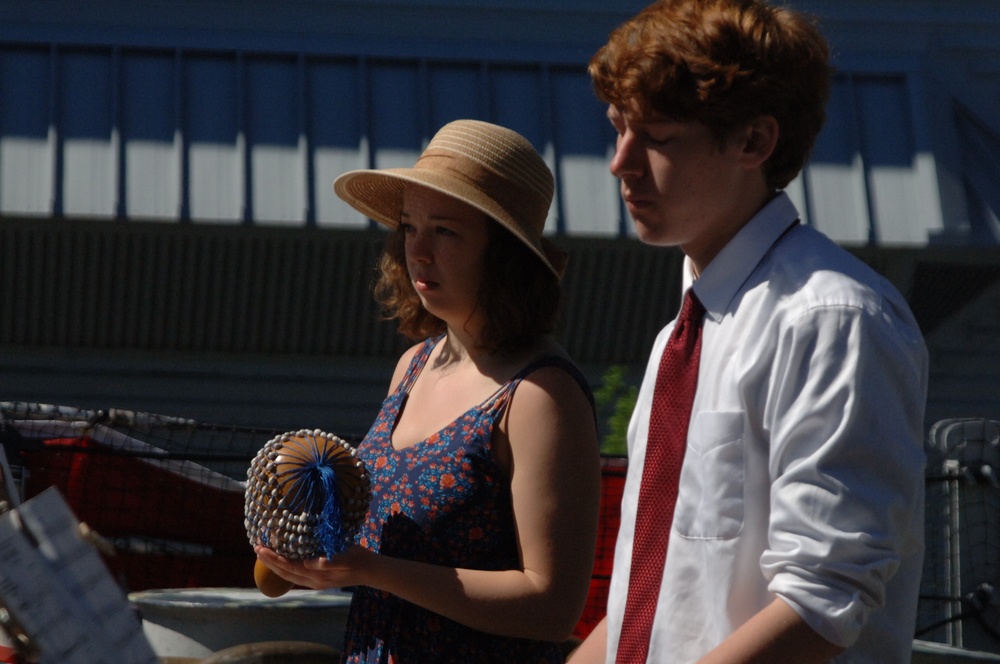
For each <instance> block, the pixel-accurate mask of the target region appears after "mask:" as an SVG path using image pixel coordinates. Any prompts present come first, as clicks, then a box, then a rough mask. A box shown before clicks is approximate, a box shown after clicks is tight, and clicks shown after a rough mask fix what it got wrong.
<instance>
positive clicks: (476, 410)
mask: <svg viewBox="0 0 1000 664" xmlns="http://www.w3.org/2000/svg"><path fill="white" fill-rule="evenodd" d="M335 189H336V191H337V194H338V195H339V196H341V197H342V198H344V199H345V200H346V201H348V202H349V203H350V204H351V205H353V206H354V207H355V208H357V209H358V210H360V211H362V212H364V213H365V214H367V215H368V216H370V217H371V218H372V219H375V220H377V221H379V222H381V223H383V224H386V225H387V226H390V227H391V228H393V229H394V230H393V233H392V234H391V235H390V237H389V238H388V242H387V247H386V251H385V254H384V256H383V258H382V260H381V265H380V268H381V273H380V279H379V281H378V283H377V285H376V289H375V290H376V297H377V299H378V300H379V301H380V303H381V304H382V305H383V307H384V308H385V310H386V312H387V313H388V315H389V316H390V317H392V318H395V319H397V320H398V323H399V329H400V332H401V333H403V334H405V335H406V336H408V337H409V338H411V339H414V340H422V341H420V342H419V343H417V344H416V345H415V346H413V347H412V348H410V349H409V350H408V351H407V352H406V353H404V354H403V356H402V357H401V358H400V360H399V363H398V365H397V367H396V371H395V373H394V375H393V378H392V383H391V387H390V391H389V395H388V396H387V398H386V400H385V401H384V403H383V405H382V410H381V412H380V414H379V416H378V419H377V420H376V422H375V423H374V425H373V426H372V428H371V430H370V431H369V433H368V435H367V436H366V438H365V440H364V441H363V442H362V444H361V445H360V447H359V453H360V456H361V458H362V459H363V460H364V462H365V464H366V466H367V468H368V471H369V473H370V474H371V478H372V489H373V490H372V493H373V498H372V504H371V506H370V509H369V515H368V519H367V522H366V523H365V524H363V526H362V528H361V531H360V533H359V534H358V536H357V539H356V546H354V547H351V548H349V549H348V550H347V551H346V552H345V553H343V554H341V555H339V556H335V557H334V558H333V559H326V558H319V559H316V560H311V561H306V562H300V563H296V562H290V561H287V560H284V559H282V558H280V557H279V556H277V555H276V554H274V552H273V551H270V550H267V549H263V548H260V547H258V549H257V553H258V556H259V557H260V559H261V560H262V561H264V562H265V563H266V564H267V565H268V566H269V567H271V568H272V569H274V570H275V571H277V572H278V573H279V574H280V575H281V576H283V577H285V578H286V579H288V580H290V581H293V582H295V583H296V584H298V585H301V586H305V587H309V588H317V589H319V588H331V587H343V586H353V587H354V588H355V590H354V598H353V601H352V604H351V611H350V616H349V619H348V625H347V634H346V640H345V645H344V657H345V661H348V662H435V663H440V662H462V663H467V662H559V661H562V657H561V655H560V649H559V643H560V642H561V641H563V640H565V639H566V638H567V637H569V636H570V634H571V632H572V629H573V627H574V626H575V624H576V621H577V620H578V619H579V616H580V614H581V612H582V609H583V605H584V602H585V600H586V595H587V590H588V587H589V579H590V574H591V571H592V566H593V552H594V546H595V538H596V530H597V513H598V505H599V500H600V498H599V494H600V487H599V482H600V469H599V454H598V440H597V431H596V424H595V417H594V410H593V402H592V397H591V395H590V391H589V388H588V386H587V382H586V380H585V379H584V378H583V376H582V375H581V374H580V372H579V370H578V369H577V368H576V367H575V365H574V364H573V363H572V361H571V360H570V359H569V357H568V356H567V355H566V353H565V351H564V350H563V349H562V348H561V347H560V346H559V345H558V344H557V343H555V342H554V341H553V340H552V338H551V337H550V336H549V333H550V332H552V330H553V328H554V326H555V323H556V317H557V313H558V304H559V294H560V291H559V277H560V275H561V273H562V269H563V266H564V264H565V256H564V255H563V254H561V252H559V251H557V250H555V249H554V248H553V247H552V246H551V245H550V244H549V243H548V242H547V241H546V240H544V239H543V238H542V230H543V228H544V225H545V218H546V216H547V214H548V209H549V205H550V203H551V198H552V191H553V183H552V175H551V173H550V171H549V169H548V168H547V167H546V165H545V163H544V161H543V160H542V159H541V157H540V156H539V155H538V154H537V152H536V151H535V150H534V149H533V148H532V146H531V144H530V143H529V142H528V141H527V140H526V139H524V138H523V137H522V136H520V135H519V134H517V133H515V132H513V131H510V130H508V129H505V128H502V127H498V126H496V125H492V124H488V123H485V122H478V121H470V120H459V121H456V122H453V123H450V124H448V125H446V126H445V127H444V128H442V129H441V130H440V131H439V132H438V133H437V134H436V135H435V137H434V139H433V140H432V141H431V142H430V144H429V145H428V147H427V149H426V151H425V152H424V153H423V155H422V156H421V158H420V159H419V160H418V162H417V163H416V165H415V166H414V167H413V168H410V169H389V170H381V171H353V172H350V173H347V174H345V175H343V176H341V177H340V178H338V179H337V181H336V183H335Z"/></svg>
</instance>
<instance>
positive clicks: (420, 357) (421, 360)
mask: <svg viewBox="0 0 1000 664" xmlns="http://www.w3.org/2000/svg"><path fill="white" fill-rule="evenodd" d="M443 336H444V335H440V336H437V337H430V338H428V339H425V340H424V342H423V344H422V345H421V346H420V349H419V350H417V352H416V353H414V355H413V359H411V360H410V366H408V367H407V368H406V374H405V375H404V376H403V380H401V381H399V385H398V386H397V387H396V392H395V393H396V394H398V393H400V392H404V393H408V392H409V391H410V388H411V387H413V383H414V382H416V380H417V376H419V375H420V372H421V371H423V368H424V365H426V364H427V358H429V357H430V356H431V351H432V350H434V346H436V345H437V343H438V342H439V341H441V338H442V337H443Z"/></svg>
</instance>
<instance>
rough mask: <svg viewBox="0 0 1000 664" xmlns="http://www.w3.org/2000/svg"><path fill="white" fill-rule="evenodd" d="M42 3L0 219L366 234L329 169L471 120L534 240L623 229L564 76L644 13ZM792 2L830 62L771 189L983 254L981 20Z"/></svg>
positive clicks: (601, 122) (432, 5) (980, 13)
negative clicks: (504, 130)
mask: <svg viewBox="0 0 1000 664" xmlns="http://www.w3.org/2000/svg"><path fill="white" fill-rule="evenodd" d="M43 4H47V6H48V7H49V9H50V10H51V11H50V12H49V13H48V14H46V13H45V12H44V11H43V9H44V8H43V7H41V5H39V4H34V3H25V4H19V5H17V6H13V5H9V6H3V7H0V20H2V21H3V23H2V24H0V77H2V78H0V214H2V215H8V216H16V215H35V216H56V217H58V216H64V215H65V216H69V217H72V218H103V219H155V220H164V221H185V222H186V221H194V222H202V221H207V222H222V223H229V224H234V225H235V224H266V225H290V226H302V225H305V226H311V225H316V226H322V227H346V228H359V227H365V226H366V225H367V221H366V220H365V219H363V218H362V217H361V216H360V215H358V214H357V213H355V212H354V211H353V210H351V209H350V208H349V207H348V206H346V205H345V204H343V203H342V202H341V201H339V200H338V199H337V198H336V197H335V196H334V194H333V192H332V187H331V184H332V181H333V179H334V178H335V177H336V176H337V175H339V174H340V173H342V172H344V171H346V170H350V169H353V168H365V167H392V166H404V165H409V164H411V163H412V162H413V161H414V159H415V158H416V157H417V156H418V155H419V153H420V151H421V149H422V147H423V146H424V145H425V144H426V142H427V140H429V138H430V136H431V135H432V134H433V133H434V131H435V130H436V129H437V128H438V127H440V126H441V125H442V124H444V123H445V122H447V121H449V120H451V119H454V118H457V117H477V118H483V119H487V120H492V121H495V122H499V123H501V124H506V125H509V126H511V127H513V128H514V129H517V130H518V131H520V132H522V133H524V134H525V135H526V136H527V137H528V138H529V139H530V140H531V141H532V142H533V143H534V144H535V146H536V147H537V148H538V149H539V151H540V152H541V153H542V154H543V155H544V157H545V158H546V160H547V161H548V163H549V165H550V166H551V167H552V168H553V170H554V172H555V173H556V177H557V198H556V202H555V205H554V206H553V209H552V213H551V215H550V219H549V222H548V229H549V231H550V232H554V233H566V234H583V235H601V236H616V235H629V234H631V233H632V229H631V223H630V222H629V220H628V218H627V216H626V215H625V214H623V211H622V207H621V204H620V201H619V200H618V195H617V186H616V183H615V181H614V179H613V178H611V176H610V175H609V174H608V172H607V162H608V158H609V155H610V153H611V151H612V150H613V143H614V141H613V134H612V132H611V131H610V129H609V127H608V125H607V122H606V120H605V119H604V118H603V109H602V108H601V107H600V105H599V104H598V103H597V101H596V99H595V98H594V96H593V94H592V92H591V90H590V84H589V80H588V78H587V76H586V71H585V64H586V60H587V58H588V57H589V55H590V54H591V53H592V52H593V50H594V49H595V48H596V47H597V46H599V44H600V43H601V41H602V40H603V39H604V38H605V36H606V34H607V32H608V31H609V30H610V29H611V28H613V27H614V26H615V25H616V24H617V23H618V22H620V20H621V19H623V18H625V17H627V16H628V15H630V14H632V13H633V12H634V11H635V10H636V9H638V8H639V7H641V6H642V4H643V3H641V2H636V3H634V6H628V4H629V3H626V4H622V5H620V6H619V5H617V4H616V5H615V7H614V9H609V8H607V7H606V6H605V5H601V3H596V2H583V3H576V4H574V5H573V7H572V8H567V7H566V5H565V3H562V2H557V1H555V0H553V1H551V2H546V3H541V4H537V5H532V6H531V7H528V6H527V5H524V3H520V2H515V1H514V0H508V1H507V2H505V3H503V4H501V5H496V4H495V3H487V2H485V1H484V2H476V1H473V2H470V3H458V4H455V3H451V2H425V3H421V5H420V6H412V5H406V6H404V5H401V4H396V3H392V2H378V1H375V0H368V1H366V2H362V1H360V0H356V1H354V2H343V3H335V4H329V5H328V4H325V3H308V2H292V3H290V4H287V3H286V4H284V5H280V6H279V4H275V3H269V2H267V1H265V0H256V1H254V2H248V3H244V4H243V5H241V9H240V10H239V11H233V12H232V15H231V16H227V13H226V11H224V10H223V8H222V6H221V5H218V4H216V3H213V2H210V1H207V2H201V3H191V2H185V1H184V0H174V2H172V3H167V4H163V5H162V6H161V5H159V4H149V5H142V6H136V5H134V4H132V3H126V2H118V0H102V2H100V3H98V4H99V5H100V7H102V8H104V10H106V11H104V12H103V13H102V12H97V13H89V14H86V15H84V14H83V13H81V12H80V11H79V8H77V7H75V6H74V5H73V3H71V2H65V1H62V0H46V1H45V3H43ZM802 6H803V8H805V9H807V10H810V11H817V12H818V13H819V14H820V15H821V17H822V24H821V25H822V26H823V27H824V29H825V30H826V31H827V33H828V34H829V36H830V39H831V43H832V45H833V47H834V48H833V51H834V55H835V64H836V65H837V67H838V73H837V76H836V79H835V82H834V88H833V94H832V98H831V101H830V106H829V119H828V122H827V125H826V127H825V129H824V131H823V132H822V134H821V135H820V137H819V141H818V144H817V146H816V150H815V152H814V155H813V158H812V160H811V161H810V163H809V165H808V166H807V168H806V170H805V171H804V173H803V174H802V175H801V176H800V177H799V178H798V179H797V180H796V181H795V182H794V183H792V185H791V186H790V187H789V192H790V193H791V195H792V196H793V197H794V198H795V200H796V201H797V202H798V203H799V204H800V207H801V208H802V211H803V216H804V217H805V220H806V221H807V222H808V223H811V224H813V225H815V226H816V227H818V228H820V229H821V230H823V231H824V232H826V233H827V234H828V235H830V236H831V237H832V238H833V239H835V240H837V241H840V242H844V243H877V244H885V245H899V244H903V245H923V244H927V243H933V242H959V243H963V242H971V243H990V244H996V243H997V242H1000V224H998V223H997V209H998V203H997V200H998V199H1000V193H998V192H1000V175H998V174H997V168H996V166H995V159H994V158H993V157H992V155H993V154H994V153H995V145H996V142H997V138H996V136H997V135H998V127H997V124H998V122H1000V118H998V117H997V116H998V113H997V110H996V109H997V107H998V100H1000V93H998V85H1000V84H998V82H1000V46H998V44H1000V38H998V39H993V40H991V36H992V37H1000V12H998V11H996V8H993V9H992V10H991V9H990V5H989V4H988V3H983V2H981V1H980V0H960V1H959V0H956V2H954V3H950V4H949V6H948V7H947V8H946V7H943V6H940V4H939V3H935V2H930V0H913V1H912V2H909V3H899V2H894V1H892V0H881V1H880V2H875V3H861V2H849V3H845V2H839V3H832V2H824V1H822V0H812V1H811V2H807V1H806V0H802ZM171 8H172V9H175V10H176V11H169V10H170V9H171ZM158 22H161V23H163V25H164V27H162V28H153V27H152V26H154V25H157V24H158ZM421 27H423V28H427V30H425V31H422V30H418V28H421ZM445 27H447V28H448V29H449V30H450V32H445V31H443V30H444V28H445ZM432 28H433V29H436V30H437V32H433V31H430V30H431V29H432ZM418 34H426V35H429V36H428V37H425V38H418V37H417V36H416V35H418ZM984 164H985V167H984V166H983V165H984Z"/></svg>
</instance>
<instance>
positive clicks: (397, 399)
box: [344, 339, 590, 664]
mask: <svg viewBox="0 0 1000 664" xmlns="http://www.w3.org/2000/svg"><path fill="white" fill-rule="evenodd" d="M436 342H437V339H428V340H427V341H426V342H424V345H423V346H422V347H421V348H420V350H419V351H418V352H417V354H416V355H415V356H414V358H413V360H412V362H411V363H410V366H409V368H408V370H407V373H406V375H405V376H404V378H403V380H402V381H400V384H399V387H398V388H397V389H396V390H395V392H393V393H392V394H391V395H389V396H388V397H386V399H385V401H384V402H383V403H382V410H381V412H380V413H379V416H378V418H377V419H376V421H375V423H374V424H373V425H372V428H371V430H370V431H369V432H368V435H367V436H366V437H365V439H364V441H363V442H362V443H361V445H360V446H359V454H360V456H361V458H362V459H363V460H364V462H365V465H366V466H367V467H368V471H369V473H370V475H371V480H372V502H371V505H370V507H369V511H368V518H367V519H366V521H365V523H364V524H363V525H362V527H361V530H360V532H359V533H358V535H357V537H356V542H357V543H358V544H360V545H361V546H364V547H366V548H368V549H371V550H372V551H377V552H380V553H383V554H386V555H389V556H394V557H398V558H406V559H410V560H416V561H421V562H426V563H430V564H433V565H443V566H446V567H459V568H466V569H481V570H505V569H518V568H519V567H520V559H519V556H518V549H517V542H516V538H515V532H514V515H513V508H512V505H511V497H510V484H509V482H508V480H507V479H506V478H505V477H504V476H503V474H502V473H501V472H500V469H499V468H498V466H497V464H496V462H495V461H494V458H493V450H492V444H491V438H492V434H493V427H494V423H495V422H496V420H497V417H498V416H499V415H500V414H501V413H502V412H503V410H504V408H505V407H506V405H507V403H508V401H509V400H510V397H511V395H512V394H513V393H514V390H515V389H516V388H517V386H518V384H519V383H520V382H521V380H522V379H523V378H524V377H525V376H526V375H528V374H529V373H530V372H532V371H534V370H536V369H538V368H540V367H542V366H549V365H553V364H554V365H557V366H560V367H564V368H565V369H566V370H567V371H568V372H570V373H571V374H572V375H573V376H574V377H575V378H576V379H577V380H578V381H579V382H580V384H581V386H583V388H584V391H585V392H586V393H587V394H588V395H590V389H589V387H588V386H587V382H586V379H585V378H584V377H583V376H582V375H581V374H580V372H579V370H578V369H577V368H576V367H575V366H573V365H572V364H571V363H570V362H568V361H567V360H565V359H563V358H559V357H546V358H543V359H541V360H539V361H538V362H535V363H533V364H532V365H530V366H528V367H525V368H524V369H523V370H522V371H520V372H519V373H518V374H517V375H516V376H515V377H514V378H512V379H511V380H510V381H509V382H507V383H506V384H504V385H502V386H501V387H500V388H499V389H498V390H497V391H496V392H495V393H494V394H493V395H492V396H491V397H490V398H489V399H487V400H486V401H485V402H483V403H482V404H480V405H479V406H474V407H473V408H470V409H469V410H468V411H466V412H465V413H464V414H462V415H461V416H459V417H458V419H456V420H455V421H454V422H452V423H451V424H450V425H448V426H447V427H445V428H444V429H442V430H440V431H438V432H437V433H435V434H433V435H432V436H431V437H429V438H427V439H426V440H424V441H422V442H420V443H417V444H416V445H414V446H412V447H408V448H406V449H402V450H396V449H395V448H394V447H393V446H392V441H391V435H392V431H393V428H394V426H395V423H396V418H397V417H398V416H399V413H400V410H401V407H402V405H403V403H404V402H405V400H406V397H407V394H408V393H409V390H410V388H411V386H412V385H413V383H414V381H415V380H416V378H417V376H418V375H419V374H420V371H421V370H422V369H423V367H424V365H425V364H426V362H427V358H428V356H429V355H430V352H431V350H432V349H433V348H434V345H435V343H436ZM344 661H345V662H370V663H376V662H377V663H380V664H390V663H394V664H413V663H419V662H427V663H428V664H430V663H431V662H433V663H434V664H446V663H448V662H454V663H455V664H469V663H470V662H496V663H498V664H500V663H503V664H508V663H511V662H517V663H519V664H529V663H530V664H533V663H536V662H538V663H543V662H545V663H548V662H561V661H563V659H562V656H561V655H560V651H559V646H558V644H557V643H554V642H546V641H534V640H529V639H520V638H511V637H503V636H496V635H492V634H487V633H485V632H481V631H478V630H475V629H471V628H469V627H466V626H464V625H461V624H459V623H457V622H455V621H453V620H449V619H448V618H445V617H443V616H441V615H439V614H436V613H432V612H430V611H427V610H426V609H423V608H420V607H418V606H416V605H414V604H412V603H410V602H406V601H404V600H402V599H400V598H398V597H396V596H395V595H391V594H389V593H386V592H382V591H380V590H375V589H373V588H368V587H358V588H355V589H354V598H353V600H352V602H351V608H350V612H349V615H348V618H347V627H346V635H345V642H344Z"/></svg>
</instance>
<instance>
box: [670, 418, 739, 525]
mask: <svg viewBox="0 0 1000 664" xmlns="http://www.w3.org/2000/svg"><path fill="white" fill-rule="evenodd" d="M743 426H744V417H743V413H742V412H733V411H709V412H704V411H702V412H699V413H696V414H695V415H694V416H693V417H692V419H691V427H690V431H689V433H688V448H687V452H686V454H685V459H684V470H683V472H682V473H681V483H680V487H679V492H678V496H677V508H676V510H675V512H674V528H675V529H676V530H677V533H678V534H679V535H680V536H681V537H686V538H688V539H732V538H734V537H736V536H737V535H739V533H740V530H741V529H742V528H743V513H744V510H743V468H744V445H743Z"/></svg>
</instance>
